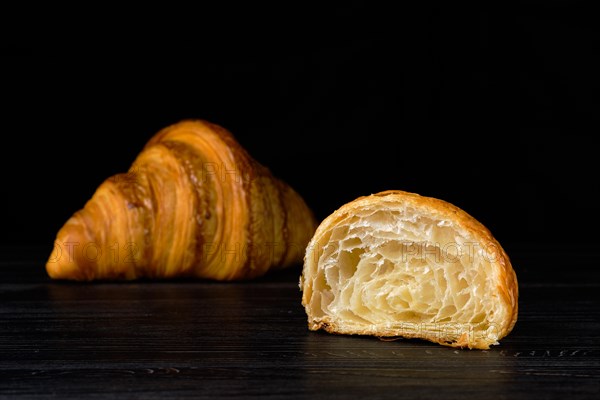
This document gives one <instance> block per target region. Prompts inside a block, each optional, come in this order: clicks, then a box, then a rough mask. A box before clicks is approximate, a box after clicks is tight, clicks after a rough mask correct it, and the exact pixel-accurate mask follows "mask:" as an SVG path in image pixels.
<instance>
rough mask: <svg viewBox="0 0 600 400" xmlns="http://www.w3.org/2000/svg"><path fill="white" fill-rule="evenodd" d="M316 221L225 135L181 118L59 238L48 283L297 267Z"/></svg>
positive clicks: (226, 276)
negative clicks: (50, 278) (52, 281)
mask: <svg viewBox="0 0 600 400" xmlns="http://www.w3.org/2000/svg"><path fill="white" fill-rule="evenodd" d="M315 228H316V221H315V219H314V216H313V214H312V212H311V211H310V209H309V208H308V207H307V205H306V204H305V202H304V201H303V199H302V198H301V197H300V196H299V195H298V194H297V193H296V192H295V191H294V190H293V189H292V188H290V187H289V186H288V185H286V184H285V183H283V182H282V181H280V180H278V179H276V178H274V177H273V176H272V175H271V173H270V172H269V170H268V169H267V168H265V167H263V166H261V165H260V164H259V163H258V162H256V161H255V160H253V159H252V158H251V157H250V155H248V153H247V152H246V151H245V150H244V149H243V148H242V147H241V146H240V145H239V143H238V142H237V141H236V140H235V139H234V137H233V136H232V134H231V133H229V132H228V131H227V130H225V129H224V128H222V127H219V126H217V125H214V124H211V123H208V122H205V121H183V122H180V123H178V124H175V125H172V126H170V127H167V128H165V129H163V130H162V131H160V132H159V133H157V134H156V135H155V136H154V137H153V138H152V139H151V140H150V141H149V142H148V143H147V145H146V146H145V147H144V149H143V151H142V152H141V153H140V154H139V156H138V157H137V159H136V160H135V162H134V163H133V165H132V167H131V169H130V170H129V172H128V173H126V174H119V175H115V176H113V177H111V178H109V179H107V180H106V181H104V182H103V183H102V184H101V185H100V187H99V188H98V189H97V191H96V193H95V194H94V195H93V197H92V199H91V200H89V201H88V202H87V204H86V205H85V208H84V209H83V210H80V211H78V212H77V213H75V215H73V217H71V218H70V219H69V220H68V221H67V223H66V224H65V225H64V226H63V227H62V229H61V230H60V231H59V232H58V235H57V239H56V242H55V245H54V249H53V251H52V254H51V255H50V258H49V260H48V263H47V265H46V270H47V272H48V274H49V275H50V276H51V277H52V278H59V279H75V280H93V279H128V280H131V279H136V278H139V277H150V278H171V277H183V276H190V277H200V278H210V279H217V280H233V279H249V278H253V277H257V276H260V275H263V274H264V273H266V272H267V271H268V270H269V269H271V268H279V267H286V266H290V265H292V264H295V263H300V262H301V261H302V256H303V254H304V250H305V247H306V244H307V243H308V241H309V240H310V238H311V236H312V234H313V233H314V230H315Z"/></svg>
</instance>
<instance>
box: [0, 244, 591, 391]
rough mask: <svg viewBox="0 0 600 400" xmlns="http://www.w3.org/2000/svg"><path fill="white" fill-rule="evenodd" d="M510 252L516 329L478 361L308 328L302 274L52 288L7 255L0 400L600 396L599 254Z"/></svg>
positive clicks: (39, 270)
mask: <svg viewBox="0 0 600 400" xmlns="http://www.w3.org/2000/svg"><path fill="white" fill-rule="evenodd" d="M509 254H511V256H512V260H513V264H514V265H515V268H516V270H517V273H518V275H519V281H520V290H521V296H520V314H519V320H518V322H517V325H516V327H515V329H514V331H513V332H512V333H511V334H510V335H509V336H508V337H506V338H505V339H503V340H502V341H501V345H500V346H495V347H494V348H493V349H491V350H489V351H478V350H457V349H453V348H447V347H442V346H439V345H435V344H432V343H428V342H424V341H419V340H398V341H392V342H386V341H380V340H378V339H376V338H372V337H356V336H354V337H352V336H337V335H330V334H327V333H315V332H310V331H308V329H307V327H306V316H305V313H304V310H303V308H302V307H301V305H300V296H301V293H300V291H299V289H298V275H299V271H300V270H299V268H300V267H299V266H298V268H296V269H291V270H288V271H282V272H279V273H273V274H271V275H269V276H268V277H265V278H263V279H259V280H256V281H253V282H246V283H214V282H203V281H169V282H150V281H144V282H135V283H93V284H82V283H68V282H52V281H50V280H49V279H48V278H47V277H46V275H45V271H44V269H43V264H44V257H45V253H44V251H42V252H39V251H38V250H37V249H34V248H12V249H4V250H3V253H2V261H1V263H0V398H20V397H26V398H34V399H37V398H53V397H55V398H60V399H68V398H113V399H115V398H141V399H166V398H169V399H176V398H315V397H323V398H328V399H331V398H355V397H356V398H361V397H365V398H366V397H368V398H394V399H396V398H444V399H453V398H490V399H502V398H507V399H519V398H527V399H552V398H556V399H563V400H564V399H571V398H598V395H599V394H600V379H599V378H600V340H599V339H600V323H599V318H598V317H599V313H600V306H599V304H598V302H597V301H596V300H595V299H596V298H597V297H598V295H597V294H598V291H599V290H600V284H599V282H598V277H599V276H600V273H599V269H598V267H599V266H600V263H599V261H600V257H599V256H598V253H595V252H584V253H581V254H580V255H579V256H575V257H574V256H573V255H572V254H573V253H572V251H571V250H569V249H567V250H562V251H561V252H558V251H555V249H542V250H534V251H531V250H527V251H523V250H519V249H512V250H510V251H509Z"/></svg>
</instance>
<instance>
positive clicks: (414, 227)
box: [300, 191, 518, 349]
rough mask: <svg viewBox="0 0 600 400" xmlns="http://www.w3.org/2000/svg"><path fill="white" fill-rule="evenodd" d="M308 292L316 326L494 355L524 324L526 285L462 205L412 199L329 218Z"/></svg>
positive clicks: (369, 201) (365, 202)
mask: <svg viewBox="0 0 600 400" xmlns="http://www.w3.org/2000/svg"><path fill="white" fill-rule="evenodd" d="M300 288H301V290H302V291H303V296H302V304H303V305H304V307H305V309H306V313H307V315H308V326H309V328H310V329H311V330H318V329H324V330H326V331H328V332H331V333H344V334H362V335H375V336H381V337H385V336H388V337H389V336H401V337H405V338H422V339H426V340H430V341H432V342H436V343H440V344H443V345H448V346H453V347H468V348H477V349H487V348H489V346H490V345H492V344H498V340H499V339H500V338H502V337H504V336H506V335H507V334H508V333H509V332H510V331H511V330H512V328H513V326H514V324H515V322H516V320H517V308H518V305H517V300H518V287H517V278H516V275H515V272H514V270H513V268H512V266H511V263H510V261H509V259H508V256H507V255H506V253H505V252H504V250H503V249H502V247H501V246H500V244H499V243H498V242H497V241H496V240H495V239H494V237H493V236H492V234H491V233H490V232H489V231H488V230H487V229H486V228H485V227H484V226H483V225H482V224H481V223H479V222H478V221H476V220H475V219H474V218H473V217H471V216H470V215H468V214H467V213H466V212H464V211H462V210H460V209H459V208H458V207H455V206H453V205H451V204H449V203H446V202H444V201H442V200H438V199H434V198H429V197H422V196H419V195H417V194H413V193H407V192H402V191H386V192H381V193H378V194H375V195H371V196H366V197H360V198H358V199H356V200H354V201H352V202H350V203H348V204H345V205H344V206H342V207H341V208H340V209H338V210H336V211H335V212H334V213H333V214H332V215H330V216H329V217H328V218H326V219H325V220H324V221H323V222H322V223H321V225H320V226H319V227H318V228H317V231H316V233H315V235H314V237H313V238H312V240H311V242H310V243H309V245H308V247H307V250H306V255H305V259H304V269H303V272H302V276H301V278H300Z"/></svg>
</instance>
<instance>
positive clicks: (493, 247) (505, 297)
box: [300, 190, 518, 349]
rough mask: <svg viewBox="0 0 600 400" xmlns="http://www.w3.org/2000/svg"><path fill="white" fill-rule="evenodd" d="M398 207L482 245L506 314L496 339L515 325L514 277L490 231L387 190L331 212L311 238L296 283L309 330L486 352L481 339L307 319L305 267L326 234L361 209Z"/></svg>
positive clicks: (436, 204)
mask: <svg viewBox="0 0 600 400" xmlns="http://www.w3.org/2000/svg"><path fill="white" fill-rule="evenodd" d="M386 202H389V203H386ZM398 203H402V204H408V205H412V206H414V207H417V208H419V209H421V210H425V211H426V213H427V214H429V215H431V216H432V217H434V218H439V219H442V220H449V221H452V222H453V223H455V224H456V225H457V226H458V227H460V229H462V230H464V231H466V232H468V233H469V234H470V235H472V237H473V238H475V239H477V241H478V242H479V243H481V244H482V246H483V248H485V250H486V251H487V252H488V253H489V254H491V255H492V256H491V257H489V258H490V259H492V260H494V262H493V263H492V264H493V266H494V268H495V269H496V271H497V272H498V279H497V282H496V284H497V292H498V294H499V298H500V301H502V302H503V303H504V304H505V305H506V308H507V309H508V310H509V313H508V314H507V316H506V318H505V319H504V321H502V326H501V327H499V328H500V332H499V335H498V338H501V337H504V336H506V335H507V334H508V333H509V332H510V331H511V330H512V329H513V327H514V325H515V323H516V321H517V314H518V284H517V278H516V274H515V272H514V270H513V268H512V265H511V263H510V260H509V258H508V256H507V254H506V252H505V251H504V249H503V248H502V246H501V245H500V243H498V241H497V240H496V239H495V238H494V237H493V236H492V234H491V233H490V231H489V230H488V229H487V228H486V227H485V226H483V225H482V224H481V223H480V222H479V221H477V220H476V219H475V218H473V217H472V216H470V215H469V214H467V213H466V212H465V211H463V210H461V209H460V208H458V207H456V206H454V205H452V204H450V203H447V202H445V201H443V200H439V199H436V198H431V197H424V196H420V195H418V194H415V193H409V192H404V191H400V190H388V191H384V192H380V193H376V194H373V195H370V196H363V197H359V198H357V199H356V200H354V201H351V202H349V203H347V204H344V205H343V206H342V207H340V208H339V209H338V210H336V211H334V212H333V213H332V214H331V215H330V216H329V217H327V218H326V219H325V220H324V221H323V222H322V223H321V224H320V225H319V227H318V228H317V230H316V232H315V235H314V236H313V238H312V240H311V241H310V243H309V245H308V247H307V252H306V255H305V267H304V271H303V276H302V277H301V280H300V286H301V289H302V290H303V296H302V304H303V305H304V306H305V308H306V309H307V314H308V315H309V328H310V329H311V330H318V329H323V330H325V331H327V332H330V333H343V334H359V335H375V336H380V337H385V336H402V337H418V338H422V339H426V340H430V341H432V342H436V343H440V344H443V345H449V346H452V347H469V348H479V349H487V348H489V345H490V344H494V343H493V342H490V341H489V340H486V339H485V338H480V339H478V338H473V337H466V336H462V337H461V338H460V339H459V340H454V341H452V342H448V341H446V340H444V339H443V338H442V339H440V338H439V337H438V336H437V335H435V334H433V333H428V332H423V331H421V333H420V334H414V333H411V332H410V331H407V330H401V329H396V328H390V329H383V328H381V327H378V328H377V329H375V330H374V328H371V327H370V328H368V329H360V328H357V327H349V326H347V325H344V324H339V323H336V322H335V321H333V320H332V319H331V318H330V317H328V316H327V315H324V316H318V317H312V316H311V314H310V309H309V301H310V298H309V297H310V296H311V292H312V290H313V289H312V288H311V287H308V286H307V285H309V284H310V283H309V279H307V276H306V274H307V271H308V270H309V266H310V267H314V264H313V263H316V261H317V259H318V256H315V254H313V253H314V252H317V251H319V247H320V245H322V241H323V240H325V239H324V237H325V235H326V234H327V233H328V232H330V231H331V230H332V229H333V227H335V226H336V225H338V224H339V223H340V222H341V221H343V220H345V219H346V218H347V217H348V216H351V215H353V214H355V213H357V212H358V211H359V210H361V209H363V208H371V209H379V210H385V209H386V207H387V205H386V204H398ZM306 289H308V290H306Z"/></svg>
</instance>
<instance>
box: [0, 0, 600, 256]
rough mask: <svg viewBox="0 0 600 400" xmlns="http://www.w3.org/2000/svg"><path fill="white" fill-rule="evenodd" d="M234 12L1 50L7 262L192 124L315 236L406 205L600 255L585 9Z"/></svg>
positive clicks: (513, 239)
mask: <svg viewBox="0 0 600 400" xmlns="http://www.w3.org/2000/svg"><path fill="white" fill-rule="evenodd" d="M228 7H229V6H223V7H222V8H221V9H218V10H217V9H211V10H204V11H198V12H194V13H190V12H187V11H183V10H182V11H181V12H180V13H177V12H175V13H174V14H173V15H171V14H169V15H168V16H166V15H165V16H164V18H163V19H162V20H161V19H152V20H146V19H145V17H144V16H143V15H137V16H135V15H132V16H129V17H132V18H133V16H135V18H136V21H137V22H140V23H141V24H142V25H144V28H139V29H138V28H137V27H136V28H134V29H132V31H133V34H132V35H128V36H127V37H120V36H119V35H118V34H117V35H114V33H115V29H116V27H117V26H118V28H119V29H121V28H123V27H126V26H127V25H128V24H129V17H123V19H122V20H121V21H119V22H113V21H108V20H106V21H103V22H102V23H100V24H96V25H93V27H91V28H89V27H88V29H87V30H85V27H86V24H87V20H85V19H82V20H81V21H79V22H78V28H73V29H65V32H63V33H60V34H57V33H55V32H54V30H49V31H48V32H47V33H46V34H41V35H40V36H38V38H37V40H36V41H35V42H34V43H33V44H31V45H26V46H8V47H6V48H5V49H3V50H2V58H1V61H0V62H1V64H0V65H1V71H2V74H1V82H2V90H1V91H0V98H1V101H2V106H1V108H0V116H1V119H2V124H1V126H0V130H1V132H2V141H1V143H2V144H1V148H2V152H1V159H2V160H1V165H0V167H1V169H0V171H1V176H2V185H0V205H1V208H0V209H1V210H2V211H1V215H2V229H0V240H1V242H2V244H3V245H5V246H12V245H23V244H25V245H33V244H35V245H42V246H47V247H48V249H50V248H51V246H52V242H53V240H54V235H55V234H56V232H57V231H58V229H59V228H60V226H61V225H62V224H63V223H64V222H65V221H66V219H67V218H68V217H69V216H70V215H71V214H72V213H73V212H74V211H76V210H77V209H79V208H81V207H82V206H83V205H84V203H85V201H86V200H87V199H89V198H90V197H91V195H92V194H93V192H94V190H95V189H96V187H97V186H98V185H99V184H100V183H101V182H102V181H103V180H104V179H105V178H107V177H109V176H111V175H113V174H115V173H117V172H124V171H126V170H127V168H128V167H129V165H130V164H131V162H132V161H133V159H134V158H135V156H136V155H137V154H138V152H139V151H140V149H141V148H142V146H143V145H144V143H145V142H146V141H147V140H148V139H149V138H150V137H151V136H152V135H153V134H154V133H155V132H157V131H158V130H160V129H161V128H163V127H165V126H167V125H169V124H171V123H175V122H177V121H179V120H181V119H185V118H202V119H206V120H209V121H212V122H215V123H218V124H220V125H222V126H224V127H226V128H227V129H229V130H230V131H232V132H233V133H234V135H235V136H236V137H237V138H238V140H239V141H240V142H241V144H242V145H243V146H244V147H245V148H246V149H247V150H248V151H249V152H250V154H252V155H253V156H254V157H255V158H256V159H257V160H258V161H259V162H261V163H263V164H264V165H266V166H268V167H269V168H270V169H271V170H272V172H273V173H274V174H275V175H276V176H278V177H280V178H282V179H284V180H285V181H287V182H289V183H290V184H291V185H292V186H293V187H294V188H296V190H297V191H298V192H300V193H301V194H302V195H303V196H304V198H305V199H306V201H307V203H308V204H309V205H310V206H311V207H312V208H313V210H314V211H315V213H316V215H317V217H318V218H319V219H322V218H324V217H326V216H327V215H329V214H330V213H331V212H332V211H333V210H335V209H336V208H338V207H339V206H341V205H342V204H344V203H345V202H348V201H350V200H352V199H354V198H356V197H358V196H361V195H366V194H370V193H375V192H378V191H381V190H386V189H403V190H407V191H413V192H417V193H420V194H423V195H428V196H434V197H438V198H441V199H444V200H447V201H449V202H451V203H454V204H456V205H457V206H459V207H461V208H463V209H464V210H466V211H467V212H469V213H470V214H472V215H473V216H475V217H476V218H477V219H479V220H480V221H481V222H483V223H484V224H485V225H486V226H488V227H489V228H490V230H491V231H492V232H493V233H494V235H495V236H496V237H497V238H498V239H499V241H500V242H501V243H502V244H504V245H505V247H508V248H509V249H510V248H511V247H519V246H529V245H532V246H533V245H534V246H544V247H548V248H554V246H559V245H564V246H580V247H594V246H595V245H596V243H597V242H598V228H597V227H598V222H599V221H598V216H597V211H595V210H596V204H597V200H596V199H597V197H596V196H597V193H598V178H597V173H596V170H597V169H598V168H597V152H598V150H597V146H595V145H594V144H593V142H592V139H593V137H592V136H588V135H587V134H588V133H594V132H597V126H598V125H597V123H598V119H599V118H598V117H599V114H598V91H597V90H598V85H597V83H598V79H597V75H598V72H597V71H598V62H597V60H596V57H595V53H597V49H598V33H597V30H596V29H595V28H596V25H597V24H596V21H595V18H594V14H593V13H591V12H590V10H588V9H587V8H586V7H585V3H581V2H569V3H567V2H564V3H562V2H543V3H542V2H539V3H538V2H529V3H525V4H521V5H520V6H519V7H515V8H514V9H509V8H508V7H505V8H504V9H502V10H498V9H492V8H489V9H468V10H466V9H463V10H459V9H456V8H452V9H444V8H436V7H423V8H422V9H419V10H392V9H384V8H379V7H375V6H367V5H366V3H364V2H349V3H346V4H344V5H338V6H320V7H318V8H315V7H308V6H307V7H305V8H295V7H294V6H285V7H283V6H279V8H277V9H273V8H270V7H266V6H257V5H247V6H244V8H240V7H239V6H236V7H231V8H228ZM257 7H262V8H257ZM155 11H158V12H159V13H160V10H155ZM115 24H116V25H115ZM57 25H59V24H57ZM56 28H57V30H60V28H61V27H59V26H57V27H56ZM81 29H84V30H85V33H90V32H91V33H93V37H91V38H88V37H86V36H84V34H83V33H82V31H81ZM80 34H81V35H82V37H81V38H79V39H81V40H82V43H83V44H78V45H75V42H73V40H74V38H78V36H79V35H80ZM115 36H116V38H115ZM65 38H70V39H71V42H69V43H67V44H66V45H65V43H64V41H63V39H65Z"/></svg>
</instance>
